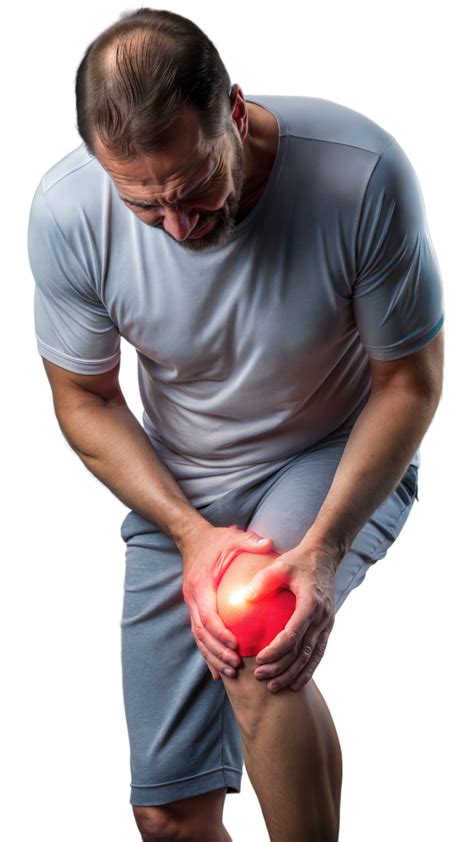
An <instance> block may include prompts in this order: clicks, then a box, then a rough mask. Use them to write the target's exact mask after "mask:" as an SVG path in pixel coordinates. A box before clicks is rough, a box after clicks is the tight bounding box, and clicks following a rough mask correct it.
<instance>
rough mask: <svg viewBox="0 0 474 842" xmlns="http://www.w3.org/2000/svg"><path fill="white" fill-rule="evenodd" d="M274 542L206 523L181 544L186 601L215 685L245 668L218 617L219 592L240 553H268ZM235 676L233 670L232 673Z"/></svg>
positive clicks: (230, 633) (198, 641)
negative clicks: (227, 671) (224, 673)
mask: <svg viewBox="0 0 474 842" xmlns="http://www.w3.org/2000/svg"><path fill="white" fill-rule="evenodd" d="M272 547H273V541H272V539H271V538H261V537H260V536H259V535H257V533H256V532H244V531H243V530H242V529H239V528H238V527H237V526H227V527H215V526H212V524H210V523H207V522H206V523H205V524H204V525H203V526H199V527H198V528H196V529H194V530H193V531H192V533H191V534H189V533H188V534H187V536H186V538H185V539H184V540H182V541H181V543H180V545H179V549H180V551H181V555H182V557H183V597H184V601H185V602H186V605H187V606H188V608H189V614H190V617H191V628H192V632H193V636H194V639H195V641H196V645H197V647H198V649H199V651H200V652H201V655H202V656H203V658H204V660H205V661H206V662H207V665H208V667H209V671H210V673H211V675H212V677H213V679H214V680H215V681H219V680H220V679H221V675H220V673H221V672H222V671H223V670H224V669H230V668H232V667H234V668H237V667H239V666H242V660H241V658H240V656H239V654H238V653H237V652H235V651H233V648H232V646H233V644H234V649H237V647H238V641H237V639H236V637H235V635H234V634H232V632H231V631H229V629H228V628H226V626H225V625H224V623H223V621H222V619H221V617H220V616H219V614H218V613H217V596H216V590H217V586H218V584H219V581H220V579H221V577H222V576H223V575H224V573H225V571H226V570H227V568H228V566H229V564H231V563H232V561H233V560H234V558H235V557H236V556H237V555H238V554H239V553H240V552H250V553H268V552H269V551H270V550H271V549H272ZM231 674H232V675H233V674H234V670H233V669H232V673H231Z"/></svg>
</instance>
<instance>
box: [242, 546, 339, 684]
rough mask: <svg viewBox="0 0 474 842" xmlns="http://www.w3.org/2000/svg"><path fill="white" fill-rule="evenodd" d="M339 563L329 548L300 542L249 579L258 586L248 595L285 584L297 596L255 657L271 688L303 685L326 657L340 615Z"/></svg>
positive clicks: (259, 675)
mask: <svg viewBox="0 0 474 842" xmlns="http://www.w3.org/2000/svg"><path fill="white" fill-rule="evenodd" d="M336 566H337V565H336V564H335V558H334V557H333V556H332V555H331V554H330V553H328V552H327V551H323V550H321V551H319V552H317V551H312V552H309V551H308V550H303V549H302V547H301V546H300V545H299V546H298V547H295V548H294V549H292V550H289V551H288V552H286V553H283V554H282V555H281V556H280V557H279V558H278V559H277V561H275V562H273V564H269V565H268V566H267V567H264V568H263V569H262V570H260V571H259V572H258V573H257V574H256V575H255V576H254V578H253V579H251V581H250V582H249V583H248V586H247V588H248V589H250V588H251V589H252V590H253V591H254V592H255V596H254V597H249V596H246V599H247V600H248V601H252V600H253V599H258V597H259V595H263V594H268V593H271V591H272V590H276V589H277V588H281V587H285V588H288V589H289V590H290V591H292V592H293V593H294V594H295V597H296V606H295V610H294V612H293V614H292V616H291V617H290V619H289V620H288V622H287V624H286V626H285V628H284V629H283V630H282V631H281V632H280V633H279V634H277V636H276V637H275V638H274V639H273V640H272V642H271V643H270V644H269V645H268V646H266V647H265V648H264V649H262V650H261V651H260V652H259V653H258V655H257V657H256V662H257V669H256V670H255V672H254V675H255V677H256V678H258V679H260V680H262V679H263V680H267V679H271V681H269V683H268V684H267V689H268V690H271V691H272V692H276V691H278V690H281V689H282V688H283V687H288V686H289V687H290V689H291V690H301V688H302V687H303V686H304V685H305V684H306V683H307V682H308V681H310V679H311V677H312V675H313V672H314V670H315V669H316V667H317V666H318V664H319V662H320V661H321V659H322V657H323V655H324V652H325V649H326V644H327V642H328V638H329V635H330V633H331V630H332V627H333V625H334V621H335V614H334V586H333V576H334V572H335V569H336ZM260 664H265V666H264V667H260V666H259V665H260ZM275 679H277V680H276V682H275Z"/></svg>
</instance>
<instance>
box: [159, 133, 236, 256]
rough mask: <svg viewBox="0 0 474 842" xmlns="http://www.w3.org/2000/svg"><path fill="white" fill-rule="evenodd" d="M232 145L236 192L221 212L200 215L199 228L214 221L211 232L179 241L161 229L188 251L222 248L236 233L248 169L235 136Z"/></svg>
mask: <svg viewBox="0 0 474 842" xmlns="http://www.w3.org/2000/svg"><path fill="white" fill-rule="evenodd" d="M232 145H233V147H234V163H233V165H232V169H231V176H232V181H233V185H234V192H233V193H232V195H231V196H229V197H228V198H227V199H226V202H225V205H224V207H222V208H220V210H218V211H215V212H214V213H212V214H208V215H207V216H205V215H201V214H200V215H199V228H204V226H205V225H207V224H208V222H210V221H211V220H214V224H213V226H212V228H211V230H210V231H209V232H208V233H207V234H204V235H203V236H202V237H196V239H190V238H189V237H188V238H187V239H186V240H181V241H179V240H176V239H175V238H174V237H173V236H172V235H171V234H169V233H168V231H165V229H164V228H163V229H161V230H162V231H163V233H164V234H166V236H167V237H171V239H172V240H173V241H174V242H175V243H178V245H179V246H181V248H184V249H187V251H195V252H196V251H206V250H207V249H210V248H216V247H218V246H222V245H224V243H226V242H227V240H228V239H229V237H230V236H231V234H232V233H233V231H234V228H235V225H236V221H235V220H236V217H237V214H238V212H239V205H240V200H241V197H242V191H243V186H244V182H245V172H246V168H245V155H244V150H243V148H242V145H241V144H240V143H239V141H238V140H237V137H236V135H234V134H232Z"/></svg>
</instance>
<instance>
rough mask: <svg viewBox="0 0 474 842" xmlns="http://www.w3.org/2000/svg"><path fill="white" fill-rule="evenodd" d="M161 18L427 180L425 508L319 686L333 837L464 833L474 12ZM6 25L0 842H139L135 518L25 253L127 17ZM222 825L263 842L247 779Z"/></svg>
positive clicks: (19, 19) (393, 8) (218, 13)
mask: <svg viewBox="0 0 474 842" xmlns="http://www.w3.org/2000/svg"><path fill="white" fill-rule="evenodd" d="M128 8H130V9H133V8H135V7H134V6H131V7H128ZM156 8H159V7H158V6H156ZM165 8H167V9H169V10H171V11H175V12H178V13H180V14H182V15H185V16H188V17H191V18H192V19H193V20H194V21H195V23H197V24H198V25H199V26H200V27H201V28H202V29H203V30H204V31H205V32H206V33H207V35H208V36H209V37H210V38H211V40H212V41H213V42H214V43H215V45H216V47H217V49H218V50H219V52H220V53H221V56H222V58H223V61H224V63H225V64H226V66H227V68H228V71H229V73H230V76H231V79H232V81H233V82H239V84H240V85H241V86H242V89H243V91H244V93H245V94H248V95H249V96H250V95H252V94H256V95H258V94H304V95H308V96H317V97H323V98H325V99H330V100H333V101H336V102H339V103H342V104H343V105H346V106H349V107H350V108H353V109H355V110H357V111H360V112H362V113H364V114H366V115H367V116H369V117H370V118H371V119H372V120H375V121H376V122H377V123H379V124H380V125H382V126H383V127H384V128H386V129H387V130H388V131H389V132H391V133H392V134H393V135H394V136H395V137H396V138H397V140H398V141H399V143H400V144H401V145H402V147H403V148H404V149H405V151H406V153H407V155H408V156H409V158H410V160H411V161H412V163H413V165H414V167H415V170H416V172H417V174H418V177H419V180H420V183H421V186H422V190H423V195H424V199H425V205H426V209H427V215H428V222H429V227H430V232H431V236H432V240H433V243H434V245H435V249H436V253H437V256H438V260H439V264H440V267H441V270H442V275H443V280H444V286H445V307H446V323H445V331H446V367H445V385H444V392H443V397H442V401H441V404H440V406H439V409H438V412H437V415H436V417H435V419H434V421H433V423H432V425H431V427H430V429H429V431H428V433H427V435H426V437H425V439H424V442H423V445H422V450H421V458H422V466H421V468H420V481H419V498H420V499H419V502H415V505H414V509H413V511H412V513H411V515H410V518H409V520H408V522H407V524H406V526H405V527H404V530H403V532H402V534H401V535H400V537H399V539H398V541H397V542H396V544H395V545H394V546H393V547H392V549H391V550H390V551H389V554H388V555H387V557H386V558H385V559H384V560H382V561H380V562H379V563H378V564H377V565H376V566H375V568H374V569H373V570H372V571H370V573H369V575H368V577H367V579H366V580H365V582H364V583H363V585H362V586H361V587H360V588H359V589H358V590H356V591H354V592H353V593H352V594H351V595H350V596H349V598H348V600H347V602H346V603H345V604H344V606H343V607H342V608H341V611H340V612H339V613H338V615H337V618H336V624H335V626H334V629H333V631H332V634H331V637H330V639H329V643H328V647H327V650H326V654H325V656H324V658H323V661H322V663H321V664H320V666H319V668H318V669H317V671H316V673H315V676H314V677H315V680H316V682H317V683H318V686H319V687H320V688H321V691H322V693H323V695H324V696H325V699H326V701H327V703H328V705H329V708H330V710H331V712H332V715H333V718H334V720H335V723H336V727H337V729H338V733H339V737H340V740H341V743H342V748H343V757H344V781H343V791H342V809H341V834H340V839H341V842H354V841H355V842H358V840H363V841H364V842H382V840H383V842H399V840H402V839H403V840H404V842H415V841H416V842H419V840H430V842H438V840H445V839H452V840H468V839H472V838H473V827H474V825H473V819H472V809H471V798H472V796H471V789H472V756H473V749H474V745H473V732H472V726H471V718H470V716H469V713H472V709H473V703H474V699H473V696H472V691H471V689H470V686H469V680H470V678H471V677H472V662H473V658H472V651H471V650H472V639H473V625H472V621H471V601H472V585H473V575H472V565H473V562H474V554H473V553H472V547H471V534H472V524H473V518H472V515H471V503H472V498H473V495H472V484H471V477H472V470H473V460H472V428H473V425H472V402H471V400H470V391H471V388H472V351H471V349H472V326H471V325H472V315H471V314H472V308H473V305H474V300H473V272H472V257H471V259H468V255H469V253H470V251H471V248H472V241H473V212H472V208H473V199H472V196H473V190H474V184H473V177H472V175H473V173H472V110H471V109H472V88H470V86H468V79H469V78H471V80H472V73H473V67H472V66H469V63H468V62H469V59H468V56H469V53H470V52H471V50H472V34H471V33H470V29H469V27H468V23H467V14H466V13H467V4H463V3H461V2H456V1H455V2H451V3H449V4H442V5H439V4H437V3H420V2H419V3H416V2H415V3H413V2H412V3H407V2H400V0H399V2H398V3H397V4H394V3H390V4H389V3H380V2H368V0H365V2H364V0H362V2H358V3H352V2H342V0H340V2H338V3H334V4H332V5H331V4H329V3H319V2H312V3H305V2H301V0H299V2H298V0H293V2H292V3H290V4H288V3H263V2H261V3H256V2H251V3H250V2H240V3H235V4H234V3H233V4H217V3H212V2H206V0H201V2H200V3H191V2H168V3H167V4H166V5H165ZM11 9H12V6H11V5H10V11H9V12H8V16H9V18H10V19H9V20H7V21H6V20H5V12H4V13H3V24H4V25H3V27H2V29H3V37H2V42H3V43H2V57H1V60H2V67H1V79H2V106H1V109H2V127H3V128H2V138H1V142H2V147H3V149H2V157H1V189H2V201H1V213H2V217H3V221H2V228H1V230H2V234H3V235H4V236H3V237H2V258H3V260H2V263H3V281H2V305H3V306H2V320H1V325H2V329H1V332H0V333H1V341H2V346H3V347H2V353H1V357H0V359H1V365H2V391H3V398H4V402H3V410H2V422H3V428H2V430H3V435H2V444H3V454H2V491H3V504H2V515H3V518H2V609H1V612H0V621H1V637H0V640H1V646H2V668H1V677H2V679H3V690H2V694H1V704H2V715H1V728H2V732H3V733H2V735H1V746H2V748H1V775H2V781H1V799H2V802H3V806H2V810H1V815H0V836H1V838H2V839H4V840H5V842H9V840H17V839H27V838H28V839H35V840H48V842H60V841H61V842H64V840H66V839H67V840H68V842H79V840H81V842H83V840H92V841H93V842H95V840H99V839H101V840H111V842H112V840H113V842H133V840H138V838H139V835H138V832H137V830H136V827H135V823H134V819H133V815H132V811H131V807H130V805H129V803H128V798H129V782H130V776H129V768H128V738H127V734H126V725H125V717H124V712H123V706H122V695H121V693H122V689H121V674H120V629H119V622H120V613H121V607H122V605H121V604H122V586H123V575H124V545H123V543H122V541H121V538H120V534H119V526H120V523H121V520H122V518H123V516H124V515H125V513H126V509H125V507H124V506H122V504H121V503H120V502H118V501H117V500H116V498H115V497H114V496H113V495H112V494H111V493H110V492H109V491H108V490H107V489H106V488H105V487H104V486H102V485H101V484H100V482H99V481H98V480H96V479H95V477H93V476H92V474H90V473H89V472H88V471H87V470H86V469H85V468H84V467H83V465H82V463H81V462H80V461H79V459H78V458H77V456H76V455H75V454H74V453H73V452H72V450H71V449H70V448H69V446H68V445H67V444H66V442H65V440H64V439H63V437H62V435H61V432H60V430H59V427H58V425H57V422H56V419H55V417H54V414H53V408H52V402H51V397H50V391H49V386H48V383H47V380H46V377H45V375H44V372H43V367H42V364H41V360H40V357H39V356H38V354H37V351H36V345H35V340H34V327H33V310H32V304H33V279H32V277H31V273H30V269H29V265H28V260H27V253H26V228H27V220H28V212H29V206H30V202H31V198H32V196H33V192H34V190H35V188H36V186H37V184H38V182H39V179H40V177H41V176H42V175H43V173H44V172H45V171H46V170H47V169H48V168H49V167H50V166H52V165H53V164H54V163H55V162H56V161H57V160H58V159H59V158H62V157H63V156H64V155H66V154H67V153H68V152H69V151H70V150H71V149H73V148H74V147H76V146H77V145H78V143H79V142H80V139H79V136H78V134H77V131H76V129H75V102H74V76H75V71H76V68H77V65H78V64H79V61H80V60H81V57H82V54H83V52H84V50H85V48H86V47H87V45H88V44H89V42H90V41H91V40H92V39H93V38H94V37H95V36H96V35H97V34H98V33H99V32H100V31H101V30H102V29H104V28H105V27H106V26H108V25H109V24H111V23H112V22H113V21H114V20H116V19H117V18H118V15H119V14H120V12H122V11H125V10H126V9H127V6H125V5H122V3H120V2H112V0H102V2H101V3H100V4H99V3H98V2H96V0H94V2H91V0H82V2H81V4H79V5H78V4H69V3H59V2H54V0H43V2H42V3H40V4H35V5H34V4H33V3H31V2H30V3H28V2H27V3H26V4H19V5H17V6H16V7H15V10H14V11H11ZM224 11H225V14H224ZM5 296H6V298H5ZM122 351H123V356H122V375H121V382H122V387H123V389H124V392H125V395H126V396H127V399H128V401H129V404H130V406H131V408H132V409H133V411H134V412H135V414H136V415H138V416H140V404H139V399H138V392H137V387H136V382H135V354H134V351H133V350H132V349H131V348H130V347H128V346H126V344H125V343H123V345H122ZM469 778H470V779H469ZM224 819H225V823H226V825H227V827H228V829H229V831H230V833H231V835H232V837H233V840H234V842H244V840H245V842H248V840H252V842H253V841H254V840H255V842H260V840H261V841H262V842H265V840H267V838H268V837H267V834H266V831H265V826H264V824H263V820H262V816H261V812H260V808H259V805H258V801H257V799H256V796H255V794H254V792H253V790H252V788H251V786H250V783H249V781H248V778H247V777H246V775H245V774H244V778H243V785H242V792H241V794H240V795H235V794H234V795H230V796H228V798H227V799H226V805H225V812H224ZM289 842H290V840H289ZM291 842H292V840H291Z"/></svg>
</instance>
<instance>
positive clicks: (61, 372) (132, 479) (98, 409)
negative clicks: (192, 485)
mask: <svg viewBox="0 0 474 842" xmlns="http://www.w3.org/2000/svg"><path fill="white" fill-rule="evenodd" d="M43 363H44V367H45V369H46V374H47V376H48V379H49V382H50V385H51V389H52V393H53V401H54V409H55V412H56V417H57V419H58V422H59V426H60V428H61V430H62V432H63V434H64V436H65V438H66V440H67V441H68V443H69V444H70V446H71V447H72V448H73V450H74V451H75V452H76V453H77V455H78V456H79V458H80V459H81V460H82V462H83V463H84V465H85V466H86V467H87V468H88V469H89V470H90V471H91V472H92V473H93V474H94V475H95V476H96V477H97V478H98V479H99V480H100V481H101V482H103V483H104V485H106V486H107V488H109V489H110V491H112V492H113V493H114V494H115V495H116V497H118V498H119V500H121V501H122V502H123V503H125V505H126V506H128V507H129V508H131V509H133V510H134V511H136V512H138V513H139V514H141V515H142V516H143V517H144V518H146V519H147V520H149V521H151V523H154V524H156V525H157V527H158V528H159V529H161V530H162V531H163V532H165V533H166V534H167V535H169V537H170V538H172V540H174V541H175V543H176V544H177V545H178V546H179V545H180V543H181V540H182V539H184V536H185V535H186V534H188V532H189V531H193V530H194V529H195V528H196V527H197V526H202V525H206V526H209V523H208V521H206V520H205V518H203V517H202V516H201V515H200V514H199V513H198V511H197V510H196V509H195V508H194V506H192V505H191V503H190V502H189V500H188V499H187V498H186V496H185V494H184V493H183V491H182V490H181V489H180V487H179V485H178V483H177V482H176V480H175V479H174V477H173V475H172V474H171V473H170V471H169V470H168V468H167V467H166V466H165V465H164V464H163V462H162V461H161V460H160V459H159V458H158V456H157V454H156V453H155V451H154V449H153V447H152V446H151V444H150V442H149V440H148V437H147V436H146V433H145V432H144V430H143V428H142V427H141V425H140V424H139V423H138V421H137V419H136V418H135V416H134V415H133V413H132V412H131V411H130V409H129V408H128V406H127V404H126V401H125V398H124V396H123V393H122V391H121V389H120V385H119V379H118V373H119V365H120V364H118V365H117V366H115V368H113V369H112V370H111V371H107V372H105V374H95V375H84V374H76V373H75V372H72V371H68V370H66V369H64V368H60V366H57V365H55V364H53V363H51V362H49V361H47V360H45V359H43Z"/></svg>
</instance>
